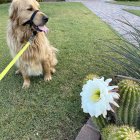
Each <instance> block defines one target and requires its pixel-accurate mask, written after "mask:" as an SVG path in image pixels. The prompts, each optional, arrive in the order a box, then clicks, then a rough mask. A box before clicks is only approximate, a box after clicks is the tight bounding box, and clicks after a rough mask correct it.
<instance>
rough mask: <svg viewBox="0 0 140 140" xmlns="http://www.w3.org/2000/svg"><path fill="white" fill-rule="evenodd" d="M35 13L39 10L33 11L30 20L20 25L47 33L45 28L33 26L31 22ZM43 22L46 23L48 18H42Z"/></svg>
mask: <svg viewBox="0 0 140 140" xmlns="http://www.w3.org/2000/svg"><path fill="white" fill-rule="evenodd" d="M37 12H39V10H36V11H34V13H33V14H32V16H31V18H30V19H29V20H28V21H26V22H25V23H23V24H22V25H23V26H25V25H30V27H33V28H34V29H35V30H36V31H39V32H42V31H44V32H47V31H48V28H47V27H45V26H37V25H35V24H34V22H33V20H34V18H35V16H36V14H37ZM43 21H44V23H46V22H48V17H46V16H43Z"/></svg>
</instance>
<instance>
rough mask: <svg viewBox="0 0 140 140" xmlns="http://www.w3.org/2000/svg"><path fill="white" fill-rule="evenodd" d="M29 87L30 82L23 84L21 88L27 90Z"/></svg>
mask: <svg viewBox="0 0 140 140" xmlns="http://www.w3.org/2000/svg"><path fill="white" fill-rule="evenodd" d="M29 87H30V82H24V83H23V86H22V88H23V89H27V88H29Z"/></svg>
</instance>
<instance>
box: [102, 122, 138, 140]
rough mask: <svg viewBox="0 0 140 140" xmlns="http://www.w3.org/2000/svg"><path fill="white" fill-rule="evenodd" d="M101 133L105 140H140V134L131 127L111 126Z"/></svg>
mask: <svg viewBox="0 0 140 140" xmlns="http://www.w3.org/2000/svg"><path fill="white" fill-rule="evenodd" d="M101 133H102V137H103V139H104V140H140V132H139V131H135V129H134V128H133V127H129V126H120V127H117V126H113V125H109V126H107V127H106V128H103V129H102V132H101Z"/></svg>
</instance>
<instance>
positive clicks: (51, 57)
mask: <svg viewBox="0 0 140 140" xmlns="http://www.w3.org/2000/svg"><path fill="white" fill-rule="evenodd" d="M38 9H39V4H38V2H37V1H36V0H13V1H12V3H11V6H10V9H9V23H8V29H7V43H8V46H9V48H10V52H11V55H12V57H15V55H16V54H17V53H18V52H19V51H20V50H21V48H22V47H23V46H24V45H25V43H26V42H27V41H28V39H29V38H30V36H31V35H32V32H33V30H34V29H33V28H31V27H30V26H29V25H26V26H23V23H25V22H26V21H28V20H29V19H30V17H31V15H32V14H33V12H34V11H35V10H38ZM43 16H46V15H45V14H44V13H42V12H40V11H39V12H38V13H37V14H36V16H35V18H34V20H33V22H34V24H35V25H36V26H39V25H43V21H42V17H43ZM56 51H57V49H56V48H54V47H52V46H51V45H50V43H49V41H48V39H47V38H46V36H45V33H44V32H38V33H37V35H36V36H35V38H34V40H33V43H32V45H31V46H30V47H29V48H28V49H27V50H26V51H25V52H24V54H23V55H22V56H21V57H20V59H19V60H18V61H17V63H16V66H17V68H18V71H17V72H16V73H19V72H20V73H21V74H22V76H23V79H24V83H23V88H28V87H29V86H30V78H29V77H30V76H37V75H40V74H44V80H45V81H49V80H51V73H54V72H55V65H56V64H57V59H56Z"/></svg>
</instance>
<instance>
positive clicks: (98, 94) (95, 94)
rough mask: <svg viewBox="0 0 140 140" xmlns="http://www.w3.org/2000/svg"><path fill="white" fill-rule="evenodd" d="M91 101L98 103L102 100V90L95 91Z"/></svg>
mask: <svg viewBox="0 0 140 140" xmlns="http://www.w3.org/2000/svg"><path fill="white" fill-rule="evenodd" d="M90 98H91V100H92V101H93V102H98V101H99V100H100V99H101V98H100V90H99V89H97V90H94V91H93V92H92V95H91V97H90Z"/></svg>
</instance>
